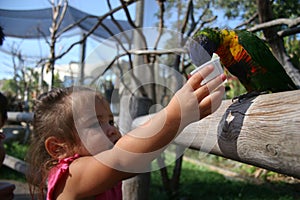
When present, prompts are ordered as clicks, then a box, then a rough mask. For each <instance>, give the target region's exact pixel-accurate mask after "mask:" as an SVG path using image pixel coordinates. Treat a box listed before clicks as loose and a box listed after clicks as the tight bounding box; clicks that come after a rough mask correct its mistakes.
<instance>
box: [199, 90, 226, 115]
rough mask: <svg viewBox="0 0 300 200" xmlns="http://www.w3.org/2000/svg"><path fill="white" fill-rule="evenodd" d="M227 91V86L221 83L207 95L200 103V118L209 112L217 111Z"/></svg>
mask: <svg viewBox="0 0 300 200" xmlns="http://www.w3.org/2000/svg"><path fill="white" fill-rule="evenodd" d="M224 92H225V87H224V86H223V85H220V86H219V87H218V88H217V89H215V90H214V91H213V92H212V93H211V94H210V95H208V96H207V97H205V98H204V99H203V100H202V101H201V102H200V104H199V110H200V119H203V118H204V117H206V116H208V115H209V114H211V113H213V112H215V111H216V110H217V109H218V108H219V106H220V105H221V102H222V99H223V95H224Z"/></svg>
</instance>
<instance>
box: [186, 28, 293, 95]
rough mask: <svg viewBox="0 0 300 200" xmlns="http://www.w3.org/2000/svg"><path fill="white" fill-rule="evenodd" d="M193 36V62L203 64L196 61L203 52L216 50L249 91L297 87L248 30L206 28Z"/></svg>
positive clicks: (198, 60) (204, 56)
mask: <svg viewBox="0 0 300 200" xmlns="http://www.w3.org/2000/svg"><path fill="white" fill-rule="evenodd" d="M193 40H194V41H195V42H194V43H193V44H192V45H190V46H189V52H190V56H191V59H192V61H193V62H194V64H196V65H199V64H202V63H199V62H200V60H201V59H203V58H204V59H206V57H207V56H206V55H205V54H207V53H208V54H209V56H210V57H211V56H212V54H213V53H216V54H217V55H218V56H219V57H220V60H221V63H222V64H223V66H224V67H225V68H226V69H227V70H228V71H229V72H230V73H231V74H232V75H234V76H236V77H237V78H238V79H239V81H240V82H241V83H242V84H243V85H244V87H245V88H246V90H247V92H248V93H251V92H254V93H256V94H259V93H263V92H268V91H271V92H281V91H287V90H294V89H297V87H296V85H295V84H294V82H293V81H292V80H291V78H290V77H289V76H288V75H287V73H286V71H285V70H284V68H283V67H282V66H281V64H280V63H279V62H278V61H277V59H276V58H275V57H274V56H273V54H272V52H271V51H270V49H269V47H268V46H267V45H266V44H265V43H264V41H262V40H261V39H259V38H258V37H257V36H256V35H254V34H253V33H251V32H249V31H245V30H226V29H223V30H219V29H212V28H205V29H203V30H200V31H198V32H197V33H195V34H194V36H193ZM199 45H200V46H199ZM203 49H205V51H203ZM204 52H205V53H204ZM206 52H207V53H206ZM205 61H207V60H205ZM205 61H204V62H205ZM201 62H203V61H201Z"/></svg>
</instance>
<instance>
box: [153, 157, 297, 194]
mask: <svg viewBox="0 0 300 200" xmlns="http://www.w3.org/2000/svg"><path fill="white" fill-rule="evenodd" d="M151 180H152V181H151V187H150V188H151V189H150V198H149V199H160V200H167V199H172V200H177V199H178V200H179V199H184V200H194V199H195V200H198V199H201V200H206V199H207V200H214V199H217V200H226V199H228V200H234V199H245V200H264V199H266V200H267V199H272V200H276V199H278V200H294V199H299V198H300V195H299V192H300V191H299V186H298V191H297V188H296V187H297V185H290V184H286V183H264V184H260V185H255V184H251V183H247V182H242V181H231V180H228V179H226V178H225V177H224V176H223V175H221V174H218V173H215V172H212V171H209V170H208V169H206V168H204V167H201V166H197V165H194V164H190V163H189V162H183V168H182V175H181V183H180V184H181V185H180V189H179V192H178V193H177V194H174V195H173V196H171V197H168V196H167V194H165V192H164V190H163V189H162V183H161V180H160V173H159V171H155V172H152V174H151Z"/></svg>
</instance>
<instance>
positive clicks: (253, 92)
mask: <svg viewBox="0 0 300 200" xmlns="http://www.w3.org/2000/svg"><path fill="white" fill-rule="evenodd" d="M267 93H269V92H268V91H263V92H259V91H252V92H248V93H246V94H242V95H240V96H236V97H233V98H232V102H234V101H236V100H237V101H238V102H239V103H241V102H242V100H244V99H250V98H252V97H256V96H258V95H262V94H267Z"/></svg>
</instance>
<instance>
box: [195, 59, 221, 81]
mask: <svg viewBox="0 0 300 200" xmlns="http://www.w3.org/2000/svg"><path fill="white" fill-rule="evenodd" d="M210 64H212V65H213V66H214V70H213V71H212V72H211V73H210V74H209V75H208V76H207V77H206V78H205V79H204V80H203V81H202V82H201V85H204V84H206V83H207V82H208V81H210V80H211V79H213V78H215V77H217V76H219V75H221V74H223V73H224V70H223V68H222V66H221V63H220V58H219V57H215V58H214V57H213V58H212V60H210V61H208V62H206V63H204V64H203V65H201V66H199V67H197V68H196V69H194V70H193V71H192V72H191V73H190V75H194V74H195V73H196V72H198V71H199V70H200V69H202V68H203V67H206V66H207V65H210Z"/></svg>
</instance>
